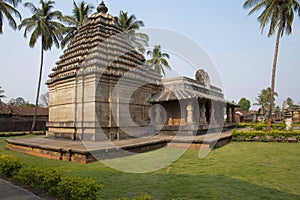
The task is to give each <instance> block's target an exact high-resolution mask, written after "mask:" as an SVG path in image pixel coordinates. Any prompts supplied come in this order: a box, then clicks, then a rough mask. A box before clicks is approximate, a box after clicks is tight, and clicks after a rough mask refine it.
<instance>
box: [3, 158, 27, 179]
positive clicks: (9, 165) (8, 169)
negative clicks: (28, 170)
mask: <svg viewBox="0 0 300 200" xmlns="http://www.w3.org/2000/svg"><path fill="white" fill-rule="evenodd" d="M21 166H22V165H21V163H20V161H19V159H18V158H16V157H15V156H11V155H6V154H2V155H0V173H1V174H4V175H5V176H7V177H12V176H13V175H14V174H16V173H18V171H19V170H20V168H21Z"/></svg>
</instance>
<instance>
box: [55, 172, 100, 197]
mask: <svg viewBox="0 0 300 200" xmlns="http://www.w3.org/2000/svg"><path fill="white" fill-rule="evenodd" d="M102 187H103V185H100V184H98V183H97V182H95V181H94V180H92V179H90V178H82V177H79V176H67V175H64V176H62V177H61V181H60V182H59V183H58V185H57V192H58V197H59V198H60V199H66V200H69V199H74V200H75V199H87V200H93V199H97V192H98V190H99V189H101V188H102Z"/></svg>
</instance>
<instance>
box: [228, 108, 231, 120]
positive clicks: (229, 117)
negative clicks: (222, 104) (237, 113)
mask: <svg viewBox="0 0 300 200" xmlns="http://www.w3.org/2000/svg"><path fill="white" fill-rule="evenodd" d="M228 111H229V112H228V123H232V110H231V109H230V108H228Z"/></svg>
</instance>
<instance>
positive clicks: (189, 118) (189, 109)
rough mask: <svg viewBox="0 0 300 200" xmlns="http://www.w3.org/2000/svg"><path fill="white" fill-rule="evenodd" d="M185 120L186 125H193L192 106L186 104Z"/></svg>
mask: <svg viewBox="0 0 300 200" xmlns="http://www.w3.org/2000/svg"><path fill="white" fill-rule="evenodd" d="M186 111H187V118H186V121H187V123H188V124H192V123H194V106H193V105H192V104H188V105H187V107H186Z"/></svg>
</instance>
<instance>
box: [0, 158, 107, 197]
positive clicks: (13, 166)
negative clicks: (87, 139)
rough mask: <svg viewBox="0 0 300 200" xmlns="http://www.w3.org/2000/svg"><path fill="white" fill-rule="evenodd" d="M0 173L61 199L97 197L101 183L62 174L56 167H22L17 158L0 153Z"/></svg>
mask: <svg viewBox="0 0 300 200" xmlns="http://www.w3.org/2000/svg"><path fill="white" fill-rule="evenodd" d="M0 173H1V174H3V175H5V176H7V177H9V178H10V177H12V178H14V179H16V180H17V181H19V182H20V183H22V184H24V185H29V186H31V187H33V188H35V189H37V190H40V191H42V192H45V193H47V194H48V195H50V196H52V197H56V198H58V199H62V200H77V199H87V200H94V199H97V193H98V191H99V190H100V189H101V188H102V187H103V185H101V184H99V183H97V182H96V181H94V180H93V179H91V178H83V177H79V176H71V175H66V174H63V173H62V172H60V171H58V170H56V169H50V168H49V169H47V168H45V169H40V168H31V167H23V166H22V165H21V163H20V162H19V160H18V158H16V157H14V156H10V155H5V154H3V155H0Z"/></svg>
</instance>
